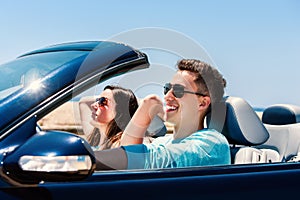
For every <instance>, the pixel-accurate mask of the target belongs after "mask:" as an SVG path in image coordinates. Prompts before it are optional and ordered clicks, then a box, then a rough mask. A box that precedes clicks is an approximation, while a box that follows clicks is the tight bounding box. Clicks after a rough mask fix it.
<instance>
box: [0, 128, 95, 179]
mask: <svg viewBox="0 0 300 200" xmlns="http://www.w3.org/2000/svg"><path fill="white" fill-rule="evenodd" d="M95 166H96V164H95V156H94V153H93V150H92V149H91V147H90V145H89V144H88V143H87V142H86V141H85V140H84V139H83V138H81V137H79V136H77V135H74V134H71V133H67V132H60V131H48V132H39V133H37V134H35V135H33V136H32V137H31V138H30V139H29V140H28V141H27V142H26V143H24V144H23V145H21V146H20V147H18V148H17V149H16V150H15V151H13V152H11V153H8V154H7V155H6V156H5V158H4V159H3V169H2V173H3V174H5V175H6V176H7V178H8V179H9V180H10V181H11V183H14V182H18V183H27V184H34V183H39V182H41V181H55V182H58V181H76V180H82V179H85V178H87V177H88V176H89V175H90V174H92V173H93V171H94V170H95Z"/></svg>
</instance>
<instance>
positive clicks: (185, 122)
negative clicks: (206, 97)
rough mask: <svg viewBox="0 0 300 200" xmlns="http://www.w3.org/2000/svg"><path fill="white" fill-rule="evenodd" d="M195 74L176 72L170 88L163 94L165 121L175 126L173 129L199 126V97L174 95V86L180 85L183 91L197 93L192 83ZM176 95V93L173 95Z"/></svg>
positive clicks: (185, 94) (187, 94)
mask: <svg viewBox="0 0 300 200" xmlns="http://www.w3.org/2000/svg"><path fill="white" fill-rule="evenodd" d="M194 79H195V74H194V73H193V72H189V71H180V70H179V71H178V72H177V73H176V74H175V75H174V76H173V78H172V80H171V82H170V83H171V88H172V89H170V90H169V91H168V92H167V93H166V94H165V97H164V99H165V102H166V110H165V111H166V120H167V121H168V122H171V123H173V124H174V125H175V129H177V130H178V129H181V128H183V129H186V128H188V129H191V128H192V129H195V131H196V130H198V126H199V109H198V108H199V98H201V96H198V95H195V94H190V93H184V94H183V96H182V97H181V98H179V97H176V96H175V95H174V89H175V90H176V86H175V88H174V87H173V86H174V85H175V84H179V85H182V86H183V87H184V90H185V91H190V92H197V86H196V83H195V82H194ZM175 94H176V93H175Z"/></svg>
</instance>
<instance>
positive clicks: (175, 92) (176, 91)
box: [164, 83, 207, 98]
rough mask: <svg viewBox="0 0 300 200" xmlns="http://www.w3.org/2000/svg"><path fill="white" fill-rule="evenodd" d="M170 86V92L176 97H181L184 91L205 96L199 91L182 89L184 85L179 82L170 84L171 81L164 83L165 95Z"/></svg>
mask: <svg viewBox="0 0 300 200" xmlns="http://www.w3.org/2000/svg"><path fill="white" fill-rule="evenodd" d="M172 88H173V91H172V94H173V95H174V96H175V97H176V98H181V97H183V95H184V93H189V94H196V95H199V96H207V95H205V94H202V93H199V92H191V91H186V90H184V86H183V85H180V84H174V85H172V84H171V83H166V84H165V86H164V95H166V94H167V93H168V92H169V91H170V90H171V89H172Z"/></svg>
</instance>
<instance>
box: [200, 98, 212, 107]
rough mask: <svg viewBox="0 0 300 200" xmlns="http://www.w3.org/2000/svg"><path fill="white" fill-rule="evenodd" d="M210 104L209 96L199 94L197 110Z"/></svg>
mask: <svg viewBox="0 0 300 200" xmlns="http://www.w3.org/2000/svg"><path fill="white" fill-rule="evenodd" d="M209 105H210V97H208V96H201V97H200V98H199V110H207V109H208V107H209Z"/></svg>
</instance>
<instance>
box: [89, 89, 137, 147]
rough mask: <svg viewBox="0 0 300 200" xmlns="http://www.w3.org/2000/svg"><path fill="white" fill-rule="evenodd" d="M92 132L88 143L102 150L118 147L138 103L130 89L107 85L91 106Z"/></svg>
mask: <svg viewBox="0 0 300 200" xmlns="http://www.w3.org/2000/svg"><path fill="white" fill-rule="evenodd" d="M91 108H92V121H91V122H90V124H92V125H93V126H94V128H93V130H92V132H91V133H90V134H89V135H88V136H87V140H88V142H89V143H90V144H91V146H93V147H94V148H95V149H99V150H103V149H110V148H115V147H119V146H120V139H121V135H122V133H123V131H124V129H125V127H126V126H127V124H128V122H129V121H130V119H131V117H132V116H133V114H134V113H135V111H136V110H137V108H138V101H137V98H136V97H135V95H134V93H133V92H132V91H131V90H130V89H125V88H123V87H120V86H113V85H108V86H106V87H105V88H104V90H103V92H102V93H101V94H100V96H99V98H97V99H96V101H95V102H94V103H93V104H92V105H91Z"/></svg>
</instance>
